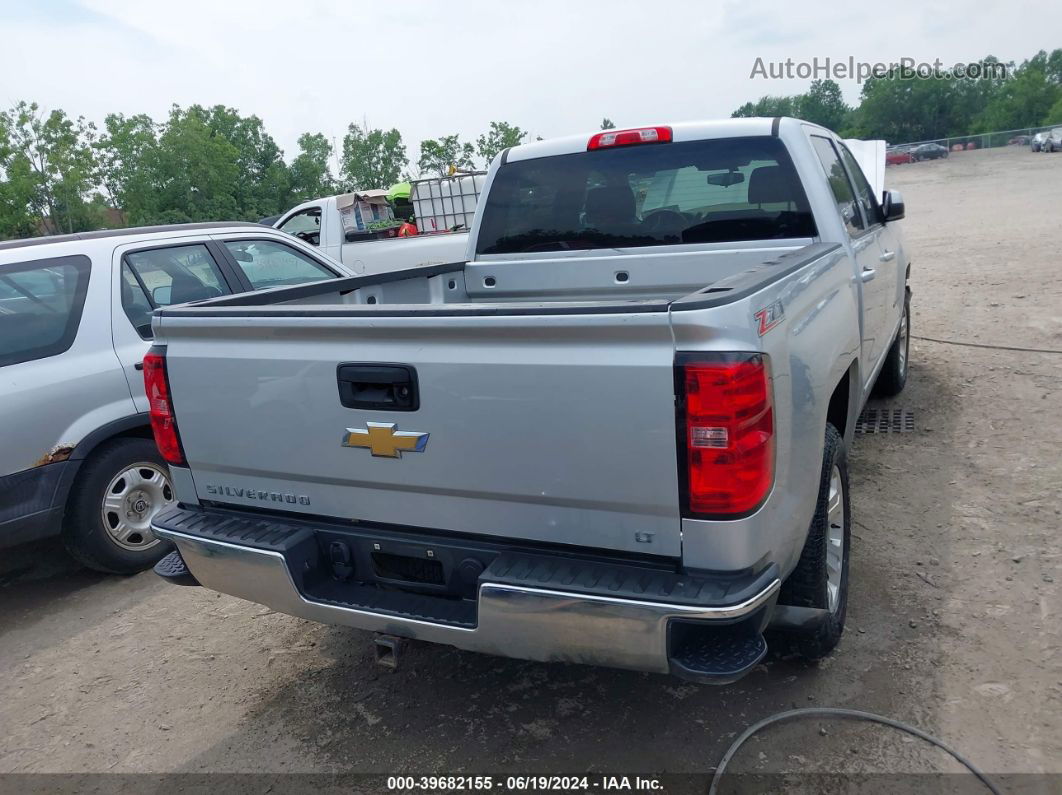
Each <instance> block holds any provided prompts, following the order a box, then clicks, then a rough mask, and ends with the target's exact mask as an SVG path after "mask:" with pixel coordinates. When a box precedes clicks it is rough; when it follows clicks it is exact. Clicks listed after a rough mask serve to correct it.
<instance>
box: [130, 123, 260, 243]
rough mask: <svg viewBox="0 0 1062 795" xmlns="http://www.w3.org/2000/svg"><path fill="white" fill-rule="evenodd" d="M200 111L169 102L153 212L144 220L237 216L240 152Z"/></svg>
mask: <svg viewBox="0 0 1062 795" xmlns="http://www.w3.org/2000/svg"><path fill="white" fill-rule="evenodd" d="M201 111H202V109H201V108H200V109H195V108H194V107H193V108H189V109H188V110H187V111H185V110H182V109H181V108H180V107H178V106H177V105H174V106H173V108H172V109H171V110H170V118H169V120H168V121H167V122H166V125H165V127H164V128H163V131H162V134H161V135H160V136H159V146H158V157H157V162H156V177H155V178H156V180H157V184H156V190H157V191H158V204H157V210H156V211H155V213H154V215H153V217H152V218H150V220H145V221H143V223H187V222H192V221H221V220H239V219H240V209H239V204H238V202H237V191H238V189H239V188H238V183H239V181H240V173H239V165H238V161H239V154H240V153H239V151H238V150H237V149H236V147H235V146H234V145H233V144H232V143H231V142H229V141H228V140H226V139H225V137H223V136H221V135H217V134H215V133H214V131H213V130H211V128H210V125H209V123H208V119H207V118H206V116H205V114H204V113H202V112H201Z"/></svg>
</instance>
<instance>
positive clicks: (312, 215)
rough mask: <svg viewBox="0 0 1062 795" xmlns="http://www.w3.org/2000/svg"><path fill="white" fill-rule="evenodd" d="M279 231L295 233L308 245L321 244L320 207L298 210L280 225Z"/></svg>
mask: <svg viewBox="0 0 1062 795" xmlns="http://www.w3.org/2000/svg"><path fill="white" fill-rule="evenodd" d="M280 231H282V232H287V233H288V234H289V235H295V237H297V238H299V240H303V241H305V242H307V243H309V244H310V245H313V246H319V245H321V208H320V207H308V208H307V209H305V210H300V211H299V212H297V213H295V215H293V216H291V218H289V219H288V220H286V221H285V222H284V223H283V224H281V225H280Z"/></svg>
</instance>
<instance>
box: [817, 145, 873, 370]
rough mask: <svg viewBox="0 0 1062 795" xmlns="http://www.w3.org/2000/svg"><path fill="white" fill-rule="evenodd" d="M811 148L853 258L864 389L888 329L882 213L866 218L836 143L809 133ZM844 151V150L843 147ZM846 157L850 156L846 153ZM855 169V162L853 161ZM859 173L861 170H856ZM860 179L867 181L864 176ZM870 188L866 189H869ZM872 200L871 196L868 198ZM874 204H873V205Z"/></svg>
mask: <svg viewBox="0 0 1062 795" xmlns="http://www.w3.org/2000/svg"><path fill="white" fill-rule="evenodd" d="M809 138H810V139H811V144H812V147H813V148H814V150H815V153H816V154H817V155H818V157H819V160H820V161H821V162H822V167H823V169H825V171H826V179H827V182H829V185H830V190H831V191H832V192H833V197H834V200H835V201H836V202H837V211H838V212H839V213H840V215H841V220H842V221H843V223H844V227H845V231H846V233H847V235H848V237H849V240H850V243H851V246H852V255H853V257H854V258H855V262H856V267H857V269H858V275H859V280H860V281H861V282H862V284H861V288H862V289H861V290H860V294H861V301H862V317H861V322H862V327H861V331H862V345H861V350H860V358H861V359H862V361H863V362H864V364H865V366H864V368H863V376H864V384H863V388H864V389H866V388H867V387H868V386H869V380H870V378H871V377H872V376H873V374H874V373H875V372H876V370H877V364H878V362H879V360H880V359H881V357H882V356H883V355H884V353H885V351H886V350H887V348H888V343H889V332H888V330H887V329H886V325H887V324H886V318H885V306H886V303H887V302H888V300H889V298H890V289H891V285H890V284H889V278H888V271H887V270H886V271H883V269H882V266H883V265H888V264H889V263H887V262H886V263H883V262H882V257H883V253H882V246H881V242H880V236H881V231H882V223H881V212H880V210H877V215H876V216H871V217H867V214H866V213H865V211H864V209H863V206H862V203H861V200H860V196H859V194H858V192H857V191H856V188H855V186H854V185H853V182H852V179H851V177H850V176H849V173H848V171H847V170H846V169H845V167H844V164H843V163H842V160H841V153H840V152H839V151H838V149H837V146H836V145H835V143H834V142H833V141H832V140H831V139H829V138H827V137H826V136H824V135H811V136H809ZM846 151H847V150H846ZM849 157H851V155H850V154H849ZM852 163H853V165H854V167H855V169H856V170H857V171H858V168H859V167H858V165H855V161H854V160H852ZM858 173H859V175H860V176H862V172H861V171H858ZM863 182H864V183H865V182H866V179H865V178H864V180H863ZM868 189H869V188H868ZM870 200H871V201H873V196H871V197H870ZM874 206H875V207H876V204H875V205H874Z"/></svg>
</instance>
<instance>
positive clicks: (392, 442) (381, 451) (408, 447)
mask: <svg viewBox="0 0 1062 795" xmlns="http://www.w3.org/2000/svg"><path fill="white" fill-rule="evenodd" d="M365 424H366V425H367V426H368V427H366V428H347V432H346V434H345V435H344V436H343V446H344V447H367V448H369V451H370V452H372V454H373V455H376V456H383V457H385V458H401V457H402V453H403V452H406V453H423V452H424V448H425V447H426V446H427V444H428V434H426V433H418V432H417V431H396V430H395V424H394V423H393V422H367V423H365Z"/></svg>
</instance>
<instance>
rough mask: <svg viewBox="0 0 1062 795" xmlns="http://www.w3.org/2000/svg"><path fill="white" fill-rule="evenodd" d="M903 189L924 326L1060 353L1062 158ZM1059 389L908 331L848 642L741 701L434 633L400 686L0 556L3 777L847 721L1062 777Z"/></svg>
mask: <svg viewBox="0 0 1062 795" xmlns="http://www.w3.org/2000/svg"><path fill="white" fill-rule="evenodd" d="M888 181H889V182H890V184H891V187H895V188H899V189H901V190H903V192H904V194H905V197H906V200H907V208H908V215H909V218H908V220H906V221H905V222H904V227H905V234H906V237H907V244H908V247H909V251H910V252H911V255H912V259H913V262H914V264H913V274H912V283H913V288H914V305H913V306H914V308H913V312H914V317H913V333H914V334H915V335H919V336H925V337H933V338H937V339H942V340H952V341H957V342H963V343H976V344H983V345H1003V346H1012V347H1018V348H1049V349H1055V350H1059V349H1062V319H1060V315H1062V312H1060V309H1062V287H1060V285H1062V281H1060V280H1059V278H1058V267H1059V264H1060V259H1059V251H1060V248H1062V247H1060V245H1059V222H1058V208H1059V207H1062V155H1046V154H1041V155H1035V154H1031V153H1029V152H1028V151H1027V150H1026V149H1016V148H1011V149H1007V150H991V151H985V152H963V153H959V154H955V155H953V156H952V157H951V158H949V159H947V160H945V161H934V162H926V163H918V164H912V165H904V166H899V167H895V168H890V169H889V170H888ZM1060 386H1062V355H1059V354H1057V353H1055V354H1050V353H1034V352H1027V351H1002V350H989V349H982V348H974V347H960V346H957V345H952V344H942V343H939V342H928V341H925V340H920V339H916V340H915V341H914V343H913V344H912V365H911V378H910V381H909V382H908V388H907V390H906V391H905V392H904V394H903V395H901V396H900V397H899V398H896V399H894V400H892V401H889V402H888V403H883V404H879V405H893V406H901V407H905V408H910V409H912V410H913V411H914V414H915V432H914V433H908V434H900V435H886V436H866V437H858V438H857V444H856V446H855V450H854V451H853V452H852V478H853V483H852V488H853V511H854V516H855V520H856V524H855V526H854V532H855V538H854V541H853V552H852V560H853V563H852V565H853V569H852V578H853V589H852V594H851V600H850V604H849V623H848V631H847V633H846V635H845V638H844V640H843V641H842V643H841V645H840V647H839V649H838V650H837V651H836V652H835V653H834V654H833V655H832V656H831V657H830V658H829V659H827V660H825V661H823V662H822V663H820V664H817V665H810V666H809V665H804V664H800V663H798V662H795V661H792V660H785V659H777V658H769V660H768V661H767V662H766V663H765V664H764V665H762V666H760V667H759V668H758V669H757V670H756V671H755V672H754V673H753V674H751V675H750V676H748V677H747V678H745V679H744V680H742V681H741V682H739V683H737V684H735V685H732V686H729V687H723V688H714V687H700V686H695V685H690V684H687V683H683V682H681V681H679V680H676V679H671V678H667V677H662V676H655V675H643V674H637V673H628V672H622V671H612V670H604V669H595V668H588V667H582V666H576V665H543V664H538V663H529V662H519V661H512V660H505V659H498V658H492V657H488V656H482V655H476V654H471V653H464V652H459V651H456V650H454V649H451V648H447V647H436V646H431V645H427V644H411V645H410V647H409V648H408V649H407V651H406V653H405V654H404V656H403V661H402V662H403V665H402V667H401V669H400V670H399V671H398V672H397V673H393V674H392V673H388V672H386V671H384V670H383V669H380V668H378V667H377V666H375V664H374V663H373V650H372V638H371V635H369V634H367V633H363V632H358V631H354V630H348V629H343V628H336V627H325V626H319V625H315V624H311V623H307V622H304V621H301V620H298V619H294V618H290V617H287V616H284V615H279V614H276V613H272V612H270V611H269V610H267V609H265V608H263V607H260V606H258V605H253V604H249V603H247V602H242V601H239V600H237V599H233V598H230V597H226V596H220V595H218V594H214V593H211V592H207V591H205V590H203V589H199V588H174V587H170V586H167V585H166V584H164V583H162V582H161V581H160V580H159V579H158V578H156V577H155V576H154V575H153V574H151V573H144V574H141V575H138V576H135V577H129V578H117V577H104V576H99V575H96V574H93V573H90V572H87V571H84V570H79V569H78V568H76V566H74V564H72V563H70V562H68V561H66V560H65V559H64V558H63V557H62V556H61V553H60V549H59V546H58V545H57V544H55V543H46V544H38V545H33V546H30V547H23V548H21V549H18V550H6V551H4V552H2V553H0V555H2V557H0V583H2V587H0V671H2V672H3V676H2V678H0V773H11V772H52V773H62V772H84V771H91V772H151V773H167V772H192V773H202V772H218V771H229V772H256V773H281V772H289V771H305V772H318V773H320V772H327V773H344V772H355V771H356V772H374V773H398V772H403V773H436V774H453V773H461V772H464V773H486V772H490V773H509V772H512V773H551V772H552V773H557V772H581V771H606V772H617V771H618V772H625V773H657V774H661V773H687V772H694V771H700V772H703V771H706V770H709V769H710V768H711V767H712V766H713V765H714V764H715V762H716V761H717V760H718V759H719V757H720V755H721V754H722V752H723V751H724V750H725V748H726V746H727V745H729V743H730V742H731V741H732V739H733V737H734V736H735V734H736V733H738V732H740V731H741V730H742V729H744V728H745V727H746V726H747V725H749V724H750V723H752V722H754V721H755V720H758V719H760V718H762V717H765V716H767V715H769V714H772V713H774V712H776V711H779V710H783V709H788V708H792V707H794V706H842V707H851V708H857V709H865V710H870V711H874V712H879V713H882V714H885V715H889V716H892V717H896V718H899V719H902V720H906V721H909V722H911V723H914V724H916V725H918V726H920V727H922V728H924V729H926V730H929V731H931V732H934V733H936V734H937V735H939V736H940V737H942V738H943V739H944V740H945V741H947V742H948V743H949V744H951V745H952V746H953V747H955V748H957V749H960V750H961V751H963V752H964V753H966V754H967V755H968V756H969V757H970V758H972V759H973V760H974V761H976V762H977V763H978V764H979V765H980V766H981V767H982V768H984V769H985V770H988V771H992V772H994V773H1000V774H1005V773H1045V772H1053V773H1057V774H1062V654H1060V621H1059V611H1060V608H1062V600H1060V596H1059V587H1060V583H1062V558H1060V554H1059V535H1058V531H1059V526H1060V524H1062V521H1060V514H1059V501H1058V497H1059V484H1060V482H1062V465H1060V463H1059V450H1060V449H1062V424H1060V422H1059V419H1058V417H1059V410H1060V408H1062V390H1060ZM733 766H734V769H735V770H743V771H751V772H782V771H784V772H789V773H801V772H807V771H842V772H848V773H859V774H868V775H869V774H872V773H873V772H875V771H912V772H918V771H936V770H943V771H957V770H959V768H958V766H957V765H955V764H954V763H953V762H951V761H950V760H949V759H947V758H946V757H945V756H943V755H942V754H940V753H938V752H936V751H933V750H927V749H926V748H923V747H922V745H921V744H919V743H916V742H912V741H910V740H909V739H906V738H904V737H903V736H901V735H899V734H895V733H890V732H889V731H888V730H885V729H879V728H875V727H872V726H866V725H852V724H847V725H845V724H840V723H832V722H825V721H817V720H812V721H805V722H801V723H798V724H792V725H788V726H783V727H780V728H777V729H772V730H770V731H769V732H766V733H764V734H763V735H762V736H761V737H759V738H758V739H756V740H754V741H753V742H752V743H751V744H750V745H748V746H746V748H745V749H744V750H743V751H742V752H741V753H740V754H739V755H738V757H737V758H736V759H735V761H734V765H733ZM1019 782H1020V783H1022V784H1023V786H1022V787H1021V788H1022V789H1025V790H1028V791H1048V789H1051V785H1052V784H1053V785H1054V786H1062V784H1060V782H1062V779H1059V778H1055V779H1054V780H1053V781H1051V782H1049V781H1048V780H1047V779H1046V778H1036V777H1027V778H1025V779H1013V780H1012V784H1017V783H1019ZM971 791H972V790H971ZM1055 791H1057V790H1055Z"/></svg>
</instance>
